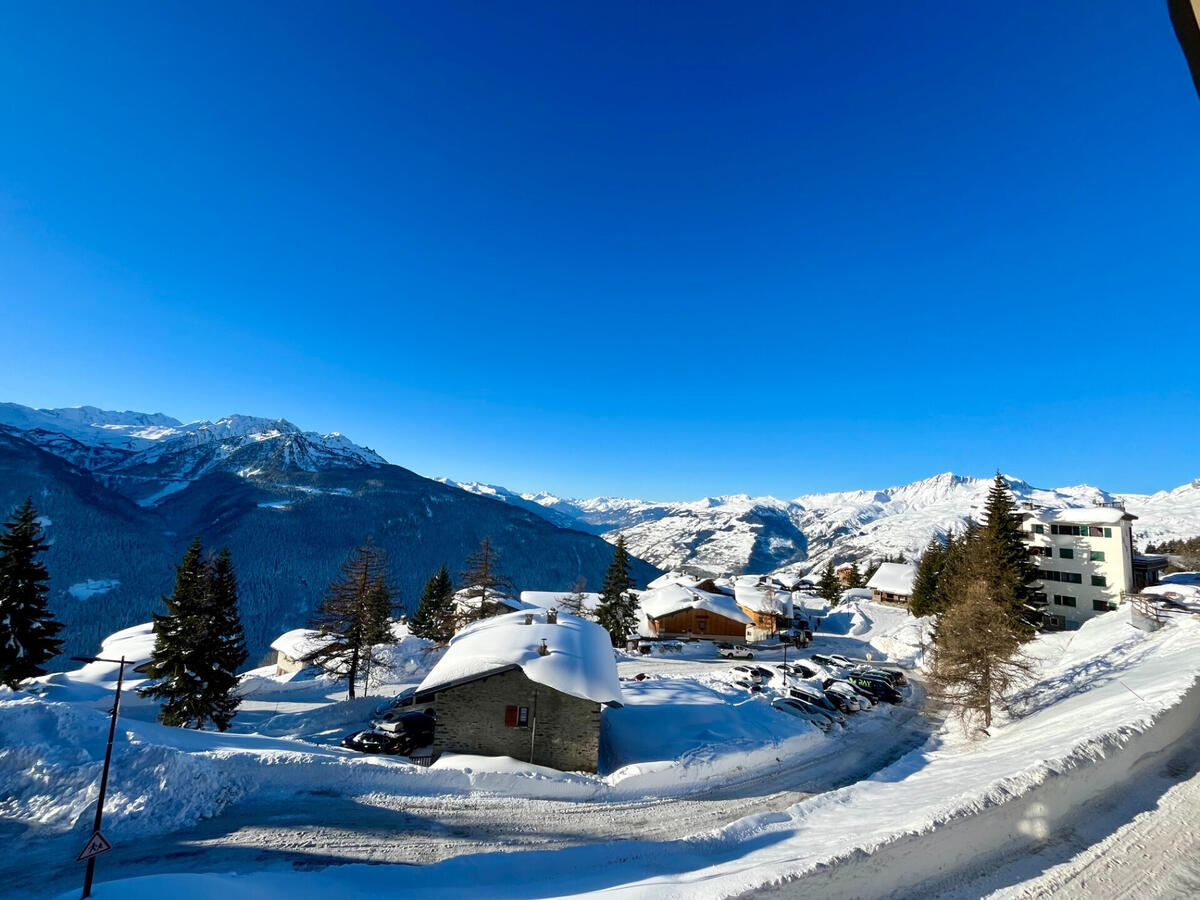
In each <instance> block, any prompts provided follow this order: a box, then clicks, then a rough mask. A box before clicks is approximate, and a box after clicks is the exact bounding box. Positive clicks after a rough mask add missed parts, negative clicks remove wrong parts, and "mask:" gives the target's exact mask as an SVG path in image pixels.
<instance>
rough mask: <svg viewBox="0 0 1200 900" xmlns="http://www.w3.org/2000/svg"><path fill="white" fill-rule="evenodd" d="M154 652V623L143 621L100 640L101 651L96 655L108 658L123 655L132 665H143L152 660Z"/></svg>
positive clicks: (118, 657) (116, 657) (117, 657)
mask: <svg viewBox="0 0 1200 900" xmlns="http://www.w3.org/2000/svg"><path fill="white" fill-rule="evenodd" d="M153 652H154V623H153V622H143V623H142V624H141V625H134V626H132V627H130V628H124V629H122V630H121V631H116V632H114V633H112V634H110V635H109V636H108V637H106V638H105V639H104V640H103V641H101V642H100V652H99V653H97V654H96V655H97V656H103V657H107V658H108V659H120V658H121V657H122V656H123V657H125V661H126V662H128V663H130V664H131V665H141V664H142V663H144V662H149V661H150V654H152V653H153Z"/></svg>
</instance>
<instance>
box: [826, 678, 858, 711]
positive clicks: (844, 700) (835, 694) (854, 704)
mask: <svg viewBox="0 0 1200 900" xmlns="http://www.w3.org/2000/svg"><path fill="white" fill-rule="evenodd" d="M824 687H825V696H826V697H828V698H829V699H831V700H832V701H833V702H834V704H835V705H836V706H837V707H838V709H840V710H841V711H842V712H860V711H861V710H864V709H866V708H867V707H866V706H864V705H863V703H862V702H861V701H862V700H863V698H862V697H860V696H859V695H858V691H856V690H854V688H852V687H851V686H850V685H848V684H846V682H844V681H835V680H834V679H832V678H826V679H825V681H824ZM839 701H840V702H839Z"/></svg>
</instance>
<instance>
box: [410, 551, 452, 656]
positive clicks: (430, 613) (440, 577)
mask: <svg viewBox="0 0 1200 900" xmlns="http://www.w3.org/2000/svg"><path fill="white" fill-rule="evenodd" d="M409 631H410V632H411V633H412V634H414V635H415V636H417V637H419V638H425V639H426V640H428V641H436V642H437V643H439V644H445V643H447V642H448V641H449V640H450V638H452V637H454V585H453V583H452V582H451V581H450V571H449V569H447V568H446V566H445V565H444V564H443V565H442V567H441V569H439V570H438V571H437V572H435V573H434V574H433V575H431V576H430V577H429V580H428V581H427V582H425V590H423V591H422V592H421V599H420V601H419V602H418V603H417V611H416V613H415V614H414V615H413V617H412V621H411V622H410V623H409Z"/></svg>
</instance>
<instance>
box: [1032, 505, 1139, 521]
mask: <svg viewBox="0 0 1200 900" xmlns="http://www.w3.org/2000/svg"><path fill="white" fill-rule="evenodd" d="M1026 515H1028V516H1030V517H1032V518H1034V519H1037V520H1038V521H1039V522H1065V523H1068V524H1070V525H1117V524H1119V523H1120V521H1121V520H1122V519H1136V518H1137V516H1135V515H1133V514H1131V513H1127V512H1125V510H1123V509H1117V508H1116V507H1113V506H1068V507H1066V508H1065V509H1040V510H1038V511H1036V512H1032V513H1026Z"/></svg>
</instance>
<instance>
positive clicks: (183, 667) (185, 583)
mask: <svg viewBox="0 0 1200 900" xmlns="http://www.w3.org/2000/svg"><path fill="white" fill-rule="evenodd" d="M209 575H210V573H209V566H208V563H207V562H205V560H204V547H203V545H202V544H201V543H200V538H199V537H196V538H193V539H192V543H191V544H190V545H189V546H188V549H187V551H186V552H185V553H184V555H183V559H182V560H180V562H179V565H178V566H176V567H175V589H174V590H173V591H172V592H171V596H170V597H164V598H163V603H164V604H166V607H167V614H166V615H165V616H164V615H159V614H158V613H155V614H154V650H153V651H152V652H151V654H150V664H149V665H148V666H147V667H146V675H147V677H148V678H149V679H150V683H149V684H148V685H147V686H146V687H143V688H142V689H141V693H142V695H143V696H146V697H151V698H153V699H155V700H161V701H163V703H162V708H161V709H160V710H159V713H158V718H159V721H160V722H162V723H163V724H164V725H175V726H179V727H182V728H200V727H202V726H203V724H204V721H205V720H206V719H207V718H208V714H207V712H208V711H207V710H206V709H205V708H204V707H203V704H202V700H201V691H202V688H203V683H204V679H205V674H206V669H207V664H206V662H205V661H204V660H202V659H201V658H200V655H199V647H200V646H201V645H203V644H207V643H208V625H209V623H208V621H207V618H208V617H207V616H206V615H205V612H206V610H205V606H206V605H207V604H206V600H207V597H206V594H207V593H208V590H209V580H210V579H209Z"/></svg>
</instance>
